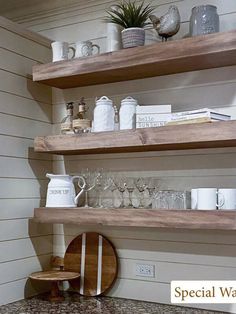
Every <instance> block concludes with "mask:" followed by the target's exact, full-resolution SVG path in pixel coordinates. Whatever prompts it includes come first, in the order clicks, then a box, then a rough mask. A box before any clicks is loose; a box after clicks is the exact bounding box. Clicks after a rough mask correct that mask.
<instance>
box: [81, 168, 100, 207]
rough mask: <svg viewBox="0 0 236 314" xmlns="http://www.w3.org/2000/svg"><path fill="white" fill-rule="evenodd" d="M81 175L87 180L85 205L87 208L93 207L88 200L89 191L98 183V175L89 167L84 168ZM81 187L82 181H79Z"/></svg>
mask: <svg viewBox="0 0 236 314" xmlns="http://www.w3.org/2000/svg"><path fill="white" fill-rule="evenodd" d="M81 175H82V177H83V178H84V180H85V183H86V185H85V188H84V193H85V200H84V207H86V208H91V206H89V200H88V192H89V191H91V190H92V189H93V188H94V187H95V185H96V175H95V174H94V172H92V171H90V170H89V169H88V168H86V169H83V170H82V171H81ZM78 185H79V187H80V188H81V186H80V185H81V182H78Z"/></svg>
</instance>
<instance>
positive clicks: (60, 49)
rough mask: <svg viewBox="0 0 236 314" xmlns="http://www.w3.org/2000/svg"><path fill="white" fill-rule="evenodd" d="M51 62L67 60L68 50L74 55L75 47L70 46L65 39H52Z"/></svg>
mask: <svg viewBox="0 0 236 314" xmlns="http://www.w3.org/2000/svg"><path fill="white" fill-rule="evenodd" d="M51 46H52V62H56V61H61V60H68V58H69V57H68V54H69V50H70V49H71V50H72V53H73V55H72V57H71V58H74V56H75V48H73V47H70V46H69V44H68V43H67V42H65V41H54V42H53V43H52V44H51Z"/></svg>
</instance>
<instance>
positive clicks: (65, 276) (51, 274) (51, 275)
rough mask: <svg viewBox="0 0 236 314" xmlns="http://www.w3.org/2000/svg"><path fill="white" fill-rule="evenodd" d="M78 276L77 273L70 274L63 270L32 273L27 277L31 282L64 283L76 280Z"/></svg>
mask: <svg viewBox="0 0 236 314" xmlns="http://www.w3.org/2000/svg"><path fill="white" fill-rule="evenodd" d="M79 276H80V274H79V273H78V272H70V271H64V270H47V271H40V272H36V273H33V274H31V275H30V276H29V278H30V279H33V280H41V281H65V280H72V279H76V278H78V277H79Z"/></svg>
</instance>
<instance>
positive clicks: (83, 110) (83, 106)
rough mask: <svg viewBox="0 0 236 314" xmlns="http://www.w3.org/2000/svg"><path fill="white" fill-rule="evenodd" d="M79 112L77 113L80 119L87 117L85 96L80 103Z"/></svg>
mask: <svg viewBox="0 0 236 314" xmlns="http://www.w3.org/2000/svg"><path fill="white" fill-rule="evenodd" d="M78 106H79V112H78V114H77V117H78V119H85V113H86V112H87V108H86V103H85V101H84V97H82V98H81V100H80V102H79V104H78Z"/></svg>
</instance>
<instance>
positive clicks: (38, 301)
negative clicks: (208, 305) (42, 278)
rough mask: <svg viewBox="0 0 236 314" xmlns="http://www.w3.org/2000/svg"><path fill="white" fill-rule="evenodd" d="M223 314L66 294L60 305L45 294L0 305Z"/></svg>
mask: <svg viewBox="0 0 236 314" xmlns="http://www.w3.org/2000/svg"><path fill="white" fill-rule="evenodd" d="M172 313H173V314H210V313H212V314H213V313H215V314H217V313H218V314H223V313H225V312H214V311H208V310H198V309H193V308H186V307H179V306H172V305H164V304H158V303H151V302H143V301H134V300H128V299H119V298H110V297H96V298H95V297H82V296H79V295H78V294H77V293H76V294H75V293H70V294H67V295H66V299H65V301H63V302H60V303H51V302H49V301H47V300H46V296H45V295H41V296H37V297H33V298H31V299H26V300H22V301H18V302H14V303H11V304H8V305H4V306H0V314H172Z"/></svg>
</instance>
